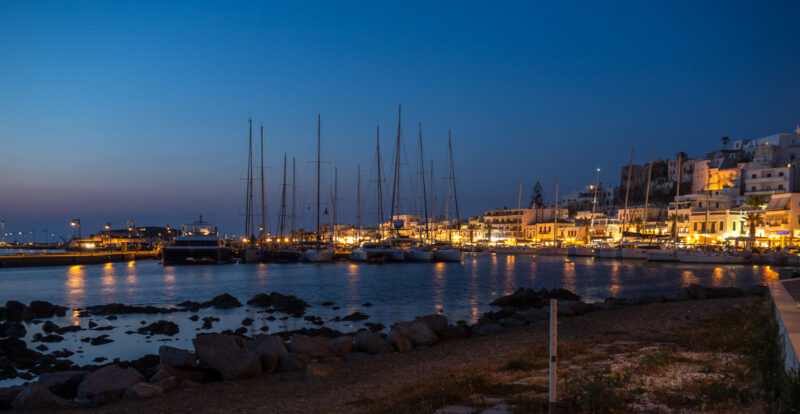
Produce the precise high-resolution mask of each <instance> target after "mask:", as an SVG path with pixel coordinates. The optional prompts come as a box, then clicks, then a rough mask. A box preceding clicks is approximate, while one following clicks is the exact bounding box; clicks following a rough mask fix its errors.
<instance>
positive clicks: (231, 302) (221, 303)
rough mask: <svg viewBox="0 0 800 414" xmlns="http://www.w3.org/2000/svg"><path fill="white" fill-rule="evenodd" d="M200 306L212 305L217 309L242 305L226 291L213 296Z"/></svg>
mask: <svg viewBox="0 0 800 414" xmlns="http://www.w3.org/2000/svg"><path fill="white" fill-rule="evenodd" d="M201 306H202V307H209V306H213V307H215V308H218V309H233V308H238V307H240V306H242V304H241V302H239V300H238V299H236V298H235V297H233V296H231V295H229V294H227V293H223V294H221V295H219V296H215V297H214V298H213V299H211V300H210V301H208V302H204V303H203V304H202V305H201Z"/></svg>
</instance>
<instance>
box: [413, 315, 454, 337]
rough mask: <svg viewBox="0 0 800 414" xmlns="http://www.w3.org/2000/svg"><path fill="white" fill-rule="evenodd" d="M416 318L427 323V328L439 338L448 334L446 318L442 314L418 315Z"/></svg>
mask: <svg viewBox="0 0 800 414" xmlns="http://www.w3.org/2000/svg"><path fill="white" fill-rule="evenodd" d="M416 320H417V321H419V322H422V323H424V324H425V325H427V326H428V328H429V329H430V330H432V331H433V332H434V333H435V334H436V335H437V336H438V337H439V338H447V337H449V335H450V330H449V329H448V324H447V318H446V317H445V316H444V315H439V314H437V313H433V314H430V315H425V316H420V317H418V318H417V319H416Z"/></svg>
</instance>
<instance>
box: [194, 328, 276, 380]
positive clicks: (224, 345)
mask: <svg viewBox="0 0 800 414" xmlns="http://www.w3.org/2000/svg"><path fill="white" fill-rule="evenodd" d="M192 343H193V344H194V348H195V352H196V353H197V358H198V359H199V360H200V361H201V362H202V363H203V364H205V365H206V366H208V367H209V368H211V369H213V370H215V371H217V372H219V373H220V374H221V375H222V378H223V379H224V380H231V379H237V378H248V377H255V376H259V375H261V360H260V359H259V357H258V355H257V354H256V353H255V352H253V351H251V350H250V347H249V346H248V345H247V342H246V341H245V339H244V338H241V337H238V336H231V335H222V334H200V335H197V337H195V339H193V340H192Z"/></svg>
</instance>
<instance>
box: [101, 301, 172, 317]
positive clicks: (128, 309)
mask: <svg viewBox="0 0 800 414" xmlns="http://www.w3.org/2000/svg"><path fill="white" fill-rule="evenodd" d="M86 311H87V313H90V314H92V315H111V314H112V313H114V314H117V315H126V314H131V313H146V314H153V313H172V312H183V311H185V310H184V309H179V308H158V307H155V306H149V305H148V306H132V305H125V304H122V303H109V304H107V305H94V306H87V307H86Z"/></svg>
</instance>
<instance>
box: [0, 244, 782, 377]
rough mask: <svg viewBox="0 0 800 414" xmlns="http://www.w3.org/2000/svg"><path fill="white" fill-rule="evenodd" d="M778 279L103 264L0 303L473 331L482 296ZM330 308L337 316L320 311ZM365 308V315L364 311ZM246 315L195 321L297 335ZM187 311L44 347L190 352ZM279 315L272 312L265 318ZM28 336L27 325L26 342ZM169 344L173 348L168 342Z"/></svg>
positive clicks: (484, 266) (593, 262)
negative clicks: (287, 310) (301, 314)
mask: <svg viewBox="0 0 800 414" xmlns="http://www.w3.org/2000/svg"><path fill="white" fill-rule="evenodd" d="M777 277H778V273H777V272H776V271H775V270H773V269H770V268H769V267H768V266H752V265H748V266H741V265H738V266H717V265H689V264H672V263H658V264H656V263H647V262H644V261H616V260H605V259H593V258H565V257H555V256H540V257H537V258H534V257H532V256H495V255H488V254H487V255H473V256H467V258H466V260H465V261H464V263H462V264H458V263H447V264H445V263H438V264H425V263H404V264H385V265H367V264H352V263H336V264H325V265H315V264H305V263H298V264H288V265H286V264H284V265H281V264H260V265H254V264H233V265H220V266H167V267H164V266H161V265H160V264H158V262H156V261H141V262H129V263H113V264H112V263H109V264H105V265H89V266H72V267H37V268H10V269H2V268H0V302H2V303H5V301H7V300H12V299H14V300H19V301H21V302H24V303H29V302H30V301H32V300H37V299H38V300H47V301H50V302H53V303H56V304H60V305H65V306H69V307H71V308H82V307H85V306H88V305H97V304H105V303H112V302H118V303H125V304H137V305H156V306H170V305H174V304H176V303H179V302H182V301H184V300H194V301H205V300H208V299H211V298H212V297H214V296H216V295H219V294H221V293H229V294H231V295H233V296H235V297H237V298H238V299H239V300H240V301H241V302H242V303H244V302H246V301H247V300H248V299H249V298H251V297H252V296H253V295H255V294H256V293H261V292H265V293H269V292H271V291H277V292H280V293H283V294H292V295H295V296H297V297H299V298H301V299H303V300H305V301H306V302H308V303H309V304H310V305H311V307H310V308H309V309H308V311H307V315H317V316H320V317H322V318H323V319H324V320H326V321H327V320H329V319H331V318H333V317H335V316H337V315H338V316H345V315H347V314H350V313H352V312H354V311H361V312H363V313H366V314H368V315H370V318H369V319H367V320H366V321H363V322H355V323H353V322H344V323H333V322H331V323H326V324H325V326H328V327H331V328H334V329H340V330H344V331H348V330H352V329H357V328H360V327H363V326H364V325H363V324H364V322H380V323H383V324H384V325H387V326H388V325H390V324H392V323H394V322H398V321H402V320H408V319H413V317H414V316H418V315H423V314H427V313H434V312H442V313H443V314H444V315H446V316H447V317H448V319H450V320H451V321H456V320H459V319H461V320H466V321H469V322H474V321H476V320H477V318H478V317H479V315H480V314H481V313H483V312H485V311H487V310H489V309H490V306H489V305H488V304H489V302H491V301H492V300H493V299H494V298H496V297H498V296H502V295H505V294H508V293H511V292H513V291H514V290H515V289H517V288H519V287H533V288H541V287H545V288H554V287H564V288H566V289H569V290H571V291H574V292H576V293H577V294H579V295H581V296H583V299H584V300H587V301H594V300H602V299H603V298H605V297H608V296H615V297H627V298H633V297H636V296H640V295H644V294H664V295H667V296H674V295H676V294H677V293H678V292H679V291H680V289H681V287H683V286H686V285H688V284H690V283H698V284H702V285H708V286H739V287H742V288H747V287H749V286H752V285H754V284H763V283H765V282H767V281H769V280H774V279H777ZM324 301H333V302H334V303H335V304H336V305H338V306H341V309H339V310H336V311H334V310H332V309H331V308H330V307H322V306H320V304H321V303H322V302H324ZM365 302H370V303H372V304H373V305H374V306H371V307H364V306H362V304H364V303H365ZM256 311H257V309H249V308H247V307H244V308H239V309H233V310H228V311H219V310H215V309H204V310H201V311H200V312H199V314H200V316H201V317H202V316H205V315H214V316H217V317H220V318H221V321H220V322H217V323H215V324H214V328H213V329H212V331H219V330H222V329H226V328H231V329H235V328H237V327H239V326H241V325H240V322H241V320H242V319H244V318H245V317H247V316H249V317H252V318H253V319H255V320H256V322H255V323H254V324H253V326H252V327H251V330H252V332H251V333H253V334H255V333H257V331H258V329H259V328H260V327H262V326H268V327H269V332H278V331H281V330H283V329H297V328H301V327H303V326H309V325H308V324H307V322H305V321H304V320H303V319H302V318H300V319H294V318H289V319H288V320H285V321H280V320H276V321H272V322H270V321H267V320H266V319H265V317H266V316H268V315H269V314H265V313H257V312H256ZM191 315H192V313H188V312H187V313H183V312H181V313H173V314H167V315H120V316H119V320H116V321H107V320H106V319H104V318H102V317H92V318H85V317H83V318H81V317H78V316H77V312H75V313H68V314H67V316H66V317H64V318H55V319H53V320H54V322H56V323H58V324H59V325H65V324H80V325H81V326H83V327H86V326H87V324H88V321H89V319H92V320H94V321H95V322H97V323H99V324H100V325H101V326H102V325H107V324H111V325H113V326H115V327H116V329H114V330H111V331H105V332H95V331H88V330H85V331H80V332H77V333H74V334H66V335H65V338H66V340H65V341H63V342H61V343H56V344H47V346H48V347H50V349H51V350H56V349H62V348H67V349H70V350H73V351H76V350H80V351H82V352H81V353H80V354H76V355H75V356H74V357H73V360H75V361H76V362H78V363H89V362H90V361H91V360H92V359H93V358H95V357H97V356H104V357H109V358H113V357H120V358H122V359H132V358H137V357H139V356H141V355H144V354H147V353H156V351H157V349H158V346H159V345H160V344H161V343H162V342H161V341H165V340H168V341H169V342H167V343H169V344H172V345H175V346H183V347H187V348H191V343H190V340H191V338H193V337H194V336H195V334H196V333H197V331H198V329H199V327H200V325H201V324H202V321H198V322H191V321H189V320H188V319H187V318H188V317H189V316H191ZM275 315H276V316H281V315H280V314H277V313H276V314H275ZM159 319H169V320H173V321H175V322H176V323H178V324H179V325H180V326H181V332H180V333H179V334H178V335H176V336H175V337H172V338H167V337H163V336H161V335H157V336H154V337H152V338H150V339H147V338H146V337H145V336H144V335H139V334H133V335H126V334H125V333H124V332H125V331H127V330H135V329H136V328H138V327H139V326H141V322H142V321H145V322H147V323H150V322H151V321H156V320H159ZM36 332H40V329H39V327H38V326H36V325H32V324H29V325H28V339H30V337H32V335H33V334H34V333H36ZM100 334H109V335H110V336H111V338H113V339H114V340H115V342H113V343H110V344H106V345H101V346H91V345H88V344H86V343H82V342H80V341H79V339H80V338H84V337H87V336H98V335H100ZM176 342H177V344H176Z"/></svg>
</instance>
